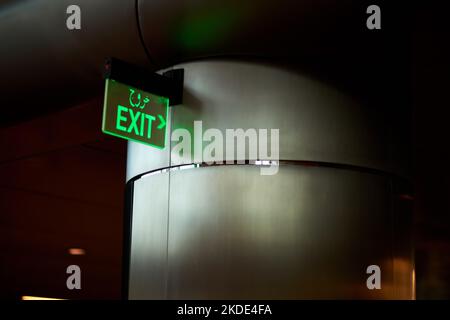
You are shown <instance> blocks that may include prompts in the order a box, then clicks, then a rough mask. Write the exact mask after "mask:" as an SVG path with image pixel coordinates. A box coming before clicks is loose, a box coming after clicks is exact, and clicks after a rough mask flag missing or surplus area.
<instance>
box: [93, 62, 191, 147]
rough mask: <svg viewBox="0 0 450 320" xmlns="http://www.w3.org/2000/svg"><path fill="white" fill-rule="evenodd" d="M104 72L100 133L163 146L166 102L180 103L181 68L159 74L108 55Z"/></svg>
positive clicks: (165, 125)
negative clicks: (103, 96)
mask: <svg viewBox="0 0 450 320" xmlns="http://www.w3.org/2000/svg"><path fill="white" fill-rule="evenodd" d="M103 75H104V78H105V98H104V102H103V121H102V130H103V132H104V133H107V134H110V135H113V136H116V137H119V138H123V139H127V140H131V141H135V142H140V143H143V144H146V145H149V146H152V147H155V148H158V149H164V148H165V146H166V131H167V121H168V116H169V101H170V106H175V105H177V104H181V103H182V97H183V79H184V70H183V69H171V70H169V71H166V72H164V73H163V74H162V75H160V74H157V73H153V72H150V71H148V70H147V69H144V68H141V67H138V66H135V65H131V64H129V63H126V62H124V61H121V60H119V59H115V58H108V59H107V60H106V63H105V66H104V74H103Z"/></svg>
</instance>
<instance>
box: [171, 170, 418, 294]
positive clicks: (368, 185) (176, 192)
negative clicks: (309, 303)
mask: <svg viewBox="0 0 450 320" xmlns="http://www.w3.org/2000/svg"><path fill="white" fill-rule="evenodd" d="M169 215H170V226H169V278H168V281H169V282H168V297H169V298H173V299H192V298H193V299H197V298H198V299H229V298H234V299H236V298H237V299H241V298H242V299H244V298H245V299H252V298H257V299H284V298H286V299H290V298H393V297H394V293H395V292H394V290H393V274H394V272H393V254H394V252H393V242H392V226H393V221H392V218H393V217H392V215H391V208H390V194H389V180H388V179H387V178H384V177H380V176H376V175H371V174H365V173H357V172H352V171H347V170H338V169H329V168H318V167H301V166H282V167H280V171H279V173H278V174H277V175H275V176H261V175H260V174H259V168H258V167H255V166H220V167H210V168H201V169H193V170H185V171H179V172H173V173H171V184H170V213H169ZM372 264H376V265H379V266H380V267H381V270H382V290H368V289H367V288H366V279H367V277H368V275H366V268H367V266H369V265H372ZM397 298H405V297H401V296H397ZM407 298H409V297H407Z"/></svg>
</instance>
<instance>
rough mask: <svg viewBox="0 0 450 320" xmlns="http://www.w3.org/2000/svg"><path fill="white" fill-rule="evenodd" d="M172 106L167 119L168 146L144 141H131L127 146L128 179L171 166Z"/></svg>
mask: <svg viewBox="0 0 450 320" xmlns="http://www.w3.org/2000/svg"><path fill="white" fill-rule="evenodd" d="M171 118H172V107H169V112H168V116H167V121H166V126H167V129H166V141H167V146H166V147H165V148H164V149H157V148H153V147H150V146H147V145H144V144H142V143H136V142H132V141H129V142H128V148H127V173H126V181H129V180H130V179H132V178H133V177H135V176H137V175H139V174H141V173H144V172H147V171H151V170H155V169H159V168H165V167H168V166H170V150H171V148H170V134H171V128H172V120H171Z"/></svg>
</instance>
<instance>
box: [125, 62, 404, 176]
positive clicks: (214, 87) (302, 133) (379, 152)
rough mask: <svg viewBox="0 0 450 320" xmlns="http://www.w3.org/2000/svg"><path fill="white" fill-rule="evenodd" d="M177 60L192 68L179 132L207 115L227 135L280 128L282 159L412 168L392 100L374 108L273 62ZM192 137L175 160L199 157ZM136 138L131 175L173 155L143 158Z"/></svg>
mask: <svg viewBox="0 0 450 320" xmlns="http://www.w3.org/2000/svg"><path fill="white" fill-rule="evenodd" d="M174 67H175V68H184V69H185V81H184V95H183V104H182V105H178V106H175V107H174V108H172V110H171V113H172V129H171V131H172V132H173V131H174V130H176V129H179V128H184V129H187V130H188V131H190V132H193V131H194V130H193V125H194V121H196V120H201V121H202V122H203V132H204V131H205V130H207V129H208V128H216V129H219V130H221V132H222V134H223V135H224V137H225V130H226V129H237V128H242V129H244V130H247V129H250V128H254V129H256V130H259V129H268V130H269V132H270V129H279V130H280V131H279V132H280V138H279V139H280V140H279V150H280V155H279V157H280V159H281V160H308V161H322V162H332V163H341V164H348V165H356V166H361V167H366V168H372V169H378V170H382V171H386V172H392V173H396V174H399V175H406V176H407V175H408V166H407V165H406V164H407V158H406V154H405V153H402V152H399V150H400V149H401V148H402V146H403V145H404V141H402V140H401V139H400V138H399V136H398V135H397V134H396V130H395V126H396V123H395V122H393V121H391V120H392V114H391V113H390V112H391V111H390V110H389V108H384V107H383V108H382V107H381V106H380V108H379V109H374V108H370V107H368V106H366V105H364V104H362V103H360V102H358V100H356V99H354V98H353V97H351V96H349V95H346V94H344V93H342V92H340V91H338V90H337V89H335V88H333V87H331V86H329V85H327V84H324V83H322V82H319V81H317V80H315V79H312V78H310V77H308V76H306V75H304V74H301V73H299V72H298V71H293V70H288V69H286V68H279V67H276V66H273V65H263V64H255V63H248V62H239V61H226V60H210V61H208V60H203V61H198V62H191V63H184V64H180V65H176V66H174ZM193 139H195V137H194V136H193V137H192V140H193ZM269 140H270V138H269ZM224 141H225V142H227V143H229V142H230V141H226V140H225V139H224ZM176 143H177V141H175V142H172V145H175V144H176ZM191 144H192V148H191V154H184V155H178V154H176V153H172V154H171V165H177V164H179V163H180V162H182V161H184V162H185V163H189V162H190V159H193V158H194V157H193V153H194V143H193V141H192V143H191ZM205 145H206V143H205V144H204V146H205ZM129 146H130V148H131V149H132V150H131V151H130V152H131V153H129V157H128V159H129V161H131V162H132V166H131V168H130V169H129V170H128V174H127V179H128V180H129V179H130V178H131V177H133V176H135V175H137V174H139V173H142V172H146V171H149V170H155V169H158V165H161V163H163V162H165V159H166V158H164V161H159V160H158V161H156V160H155V161H153V160H152V161H144V160H142V159H143V158H144V157H149V156H150V155H148V154H147V153H146V152H143V151H145V150H146V149H142V148H136V147H135V146H134V143H133V142H130V143H129ZM269 150H270V149H269ZM223 154H224V156H225V155H226V153H225V148H224V153H223ZM152 156H153V157H155V158H159V157H160V156H161V155H160V154H159V153H158V152H154V153H152Z"/></svg>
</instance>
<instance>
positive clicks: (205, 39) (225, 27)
mask: <svg viewBox="0 0 450 320" xmlns="http://www.w3.org/2000/svg"><path fill="white" fill-rule="evenodd" d="M241 11H242V10H240V8H239V7H223V6H222V7H214V6H212V7H208V8H205V9H203V10H196V11H195V12H192V13H190V14H188V15H187V16H186V17H184V19H183V20H182V21H181V23H180V24H179V26H178V27H177V33H176V37H177V42H178V43H179V44H180V45H181V46H182V47H183V48H184V49H187V50H196V49H203V48H205V47H210V46H215V45H219V44H220V43H222V42H223V40H224V38H226V37H227V36H228V35H230V34H231V32H232V31H233V30H234V29H236V27H237V26H238V22H239V20H240V17H241V15H242V12H241Z"/></svg>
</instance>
